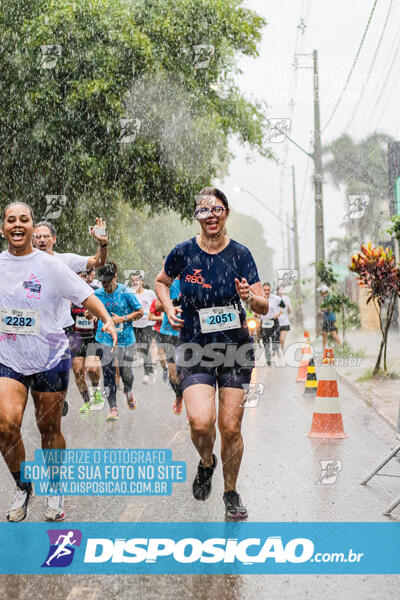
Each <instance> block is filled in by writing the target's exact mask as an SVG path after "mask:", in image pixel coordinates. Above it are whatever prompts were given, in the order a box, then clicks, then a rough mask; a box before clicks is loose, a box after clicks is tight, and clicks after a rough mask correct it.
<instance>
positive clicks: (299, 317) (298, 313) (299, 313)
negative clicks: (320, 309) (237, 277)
mask: <svg viewBox="0 0 400 600" xmlns="http://www.w3.org/2000/svg"><path fill="white" fill-rule="evenodd" d="M292 183H293V248H294V268H295V269H296V271H297V273H298V280H297V281H296V284H295V293H296V310H295V314H294V316H295V320H296V323H297V325H299V326H300V327H301V328H302V329H304V318H303V306H302V302H303V299H302V297H301V287H300V253H299V232H298V229H297V206H296V178H295V171H294V165H292Z"/></svg>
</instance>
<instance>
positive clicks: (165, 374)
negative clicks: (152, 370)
mask: <svg viewBox="0 0 400 600" xmlns="http://www.w3.org/2000/svg"><path fill="white" fill-rule="evenodd" d="M162 380H163V382H164V383H167V381H168V369H163V374H162Z"/></svg>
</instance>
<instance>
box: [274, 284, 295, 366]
mask: <svg viewBox="0 0 400 600" xmlns="http://www.w3.org/2000/svg"><path fill="white" fill-rule="evenodd" d="M276 293H277V295H278V296H279V298H280V299H281V300H283V302H284V303H285V308H284V309H283V312H282V314H281V315H280V317H279V318H278V321H279V341H280V344H281V349H282V354H284V353H285V340H286V336H287V332H288V331H290V319H289V317H290V315H291V314H292V304H291V302H290V298H289V296H284V295H283V292H282V286H281V285H278V288H277V290H276Z"/></svg>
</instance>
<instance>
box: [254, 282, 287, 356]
mask: <svg viewBox="0 0 400 600" xmlns="http://www.w3.org/2000/svg"><path fill="white" fill-rule="evenodd" d="M263 290H264V296H265V298H266V299H267V300H268V303H269V308H268V312H267V314H265V315H261V317H260V318H261V339H262V341H263V344H264V349H265V357H266V359H267V365H268V366H269V367H270V366H271V355H272V354H278V350H279V317H280V316H281V315H282V313H283V309H284V307H285V303H284V302H283V300H282V298H280V297H279V296H276V295H275V294H271V284H270V283H268V281H266V282H265V283H264V284H263ZM271 345H272V351H271Z"/></svg>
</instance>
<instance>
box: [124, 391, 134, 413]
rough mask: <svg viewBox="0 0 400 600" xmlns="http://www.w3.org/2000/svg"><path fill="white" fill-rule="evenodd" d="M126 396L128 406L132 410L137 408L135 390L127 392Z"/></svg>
mask: <svg viewBox="0 0 400 600" xmlns="http://www.w3.org/2000/svg"><path fill="white" fill-rule="evenodd" d="M125 396H126V401H127V403H128V408H130V409H131V410H135V408H136V400H135V398H134V397H133V392H132V391H130V392H126V394H125Z"/></svg>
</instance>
